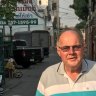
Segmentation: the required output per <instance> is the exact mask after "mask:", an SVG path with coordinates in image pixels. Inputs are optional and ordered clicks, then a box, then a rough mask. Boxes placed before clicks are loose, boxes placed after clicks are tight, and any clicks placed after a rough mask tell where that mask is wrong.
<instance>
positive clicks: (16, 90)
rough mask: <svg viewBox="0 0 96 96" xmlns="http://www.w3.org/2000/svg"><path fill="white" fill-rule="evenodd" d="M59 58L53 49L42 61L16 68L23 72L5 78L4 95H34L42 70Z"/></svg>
mask: <svg viewBox="0 0 96 96" xmlns="http://www.w3.org/2000/svg"><path fill="white" fill-rule="evenodd" d="M59 61H60V58H59V57H58V55H57V54H56V51H55V50H51V51H50V55H49V57H47V58H45V59H44V61H43V62H42V63H38V64H36V65H32V66H31V67H30V68H28V69H22V68H21V69H18V70H20V71H21V72H22V73H23V76H22V77H21V78H13V79H9V78H6V84H5V90H4V96H35V91H36V88H37V84H38V80H39V78H40V75H41V73H42V71H43V70H44V69H45V68H46V67H48V66H50V65H52V64H55V63H57V62H59Z"/></svg>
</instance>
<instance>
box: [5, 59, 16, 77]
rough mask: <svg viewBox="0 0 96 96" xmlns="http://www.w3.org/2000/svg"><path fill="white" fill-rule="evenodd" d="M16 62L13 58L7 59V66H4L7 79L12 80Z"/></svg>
mask: <svg viewBox="0 0 96 96" xmlns="http://www.w3.org/2000/svg"><path fill="white" fill-rule="evenodd" d="M15 66H16V62H15V60H14V59H13V58H9V60H8V62H7V64H6V65H5V71H6V74H7V75H8V76H7V77H9V78H13V77H14V71H15Z"/></svg>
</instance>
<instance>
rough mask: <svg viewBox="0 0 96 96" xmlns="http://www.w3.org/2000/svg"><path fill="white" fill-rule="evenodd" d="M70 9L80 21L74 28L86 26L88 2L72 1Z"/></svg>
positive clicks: (83, 0) (81, 0) (84, 0)
mask: <svg viewBox="0 0 96 96" xmlns="http://www.w3.org/2000/svg"><path fill="white" fill-rule="evenodd" d="M70 8H73V9H74V10H75V14H76V15H77V16H78V17H79V19H81V20H82V21H81V22H80V24H77V25H76V27H78V28H79V27H80V28H83V27H84V26H85V24H86V21H87V17H88V13H89V10H88V0H74V1H73V5H70Z"/></svg>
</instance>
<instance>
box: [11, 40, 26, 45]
mask: <svg viewBox="0 0 96 96" xmlns="http://www.w3.org/2000/svg"><path fill="white" fill-rule="evenodd" d="M13 45H15V46H26V42H25V41H14V42H13Z"/></svg>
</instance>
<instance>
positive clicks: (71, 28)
mask: <svg viewBox="0 0 96 96" xmlns="http://www.w3.org/2000/svg"><path fill="white" fill-rule="evenodd" d="M66 31H73V32H75V33H77V35H78V36H79V37H80V42H81V43H83V42H84V39H83V34H82V32H81V31H80V30H79V29H77V28H74V27H67V28H64V29H63V30H62V31H61V32H60V34H59V35H58V38H57V45H59V39H60V36H61V35H62V34H63V33H64V32H66Z"/></svg>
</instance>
